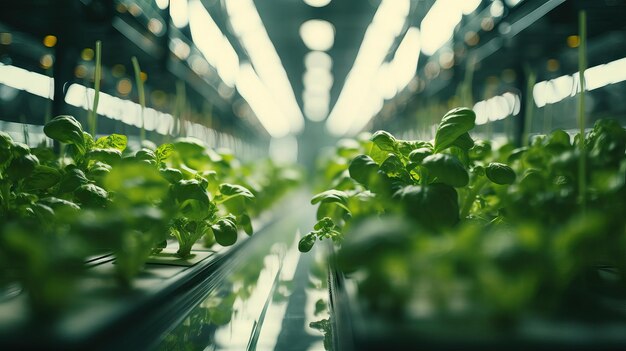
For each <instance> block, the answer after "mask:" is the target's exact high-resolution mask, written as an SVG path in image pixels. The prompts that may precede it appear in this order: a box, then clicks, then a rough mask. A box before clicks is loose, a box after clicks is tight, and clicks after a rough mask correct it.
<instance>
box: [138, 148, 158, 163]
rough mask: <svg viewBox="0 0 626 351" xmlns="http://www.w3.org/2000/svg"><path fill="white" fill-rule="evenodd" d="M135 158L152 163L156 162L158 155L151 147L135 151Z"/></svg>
mask: <svg viewBox="0 0 626 351" xmlns="http://www.w3.org/2000/svg"><path fill="white" fill-rule="evenodd" d="M135 158H136V159H137V160H142V161H149V162H150V163H152V162H155V163H156V155H155V154H154V151H152V150H150V149H141V150H139V151H137V152H136V153H135Z"/></svg>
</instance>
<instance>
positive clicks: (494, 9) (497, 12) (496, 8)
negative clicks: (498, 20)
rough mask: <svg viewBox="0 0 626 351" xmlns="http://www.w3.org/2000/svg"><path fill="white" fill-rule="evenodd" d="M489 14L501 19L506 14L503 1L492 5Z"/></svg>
mask: <svg viewBox="0 0 626 351" xmlns="http://www.w3.org/2000/svg"><path fill="white" fill-rule="evenodd" d="M489 13H490V14H491V16H493V17H501V16H502V15H503V14H504V5H503V4H502V1H500V0H496V1H494V2H493V3H491V7H489Z"/></svg>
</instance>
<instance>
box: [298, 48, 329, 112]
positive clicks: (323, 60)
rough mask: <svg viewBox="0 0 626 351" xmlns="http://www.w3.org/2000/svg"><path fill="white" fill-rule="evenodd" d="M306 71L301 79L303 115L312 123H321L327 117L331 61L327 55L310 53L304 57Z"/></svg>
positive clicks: (317, 52)
mask: <svg viewBox="0 0 626 351" xmlns="http://www.w3.org/2000/svg"><path fill="white" fill-rule="evenodd" d="M304 66H305V67H306V71H305V73H304V75H303V77H302V83H303V85H304V92H303V94H302V102H303V107H304V115H305V116H306V117H307V118H308V119H310V120H311V121H314V122H321V121H323V120H324V119H325V118H326V117H327V116H328V110H329V108H330V89H331V88H332V86H333V75H332V73H331V71H330V70H331V68H332V66H333V60H332V58H331V57H330V56H328V54H327V53H325V52H322V51H311V52H309V53H308V54H306V56H305V57H304Z"/></svg>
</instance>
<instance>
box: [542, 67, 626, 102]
mask: <svg viewBox="0 0 626 351" xmlns="http://www.w3.org/2000/svg"><path fill="white" fill-rule="evenodd" d="M579 74H580V73H579V72H576V73H574V74H572V75H564V76H560V77H558V78H554V79H551V80H547V81H543V82H539V83H537V84H535V86H534V88H533V98H534V100H535V104H536V105H537V107H543V106H545V105H549V104H554V103H557V102H559V101H562V100H563V99H565V98H567V97H573V96H575V95H576V94H578V93H580V85H579V84H578V75H579ZM623 81H626V57H625V58H622V59H619V60H615V61H611V62H609V63H606V64H603V65H598V66H594V67H590V68H588V69H586V70H585V90H587V91H591V90H595V89H599V88H602V87H605V86H607V85H611V84H615V83H620V82H623Z"/></svg>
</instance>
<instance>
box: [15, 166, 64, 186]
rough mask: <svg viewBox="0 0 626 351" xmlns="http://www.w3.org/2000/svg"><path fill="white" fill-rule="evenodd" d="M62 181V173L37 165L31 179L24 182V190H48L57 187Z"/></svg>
mask: <svg viewBox="0 0 626 351" xmlns="http://www.w3.org/2000/svg"><path fill="white" fill-rule="evenodd" d="M60 180H61V172H59V171H58V170H57V169H56V168H52V167H48V166H42V165H37V166H35V170H34V171H33V173H31V175H30V177H28V178H27V179H26V180H25V181H24V189H25V190H26V191H30V190H40V189H48V188H51V187H53V186H54V185H56V184H57V183H58V182H59V181H60Z"/></svg>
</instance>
